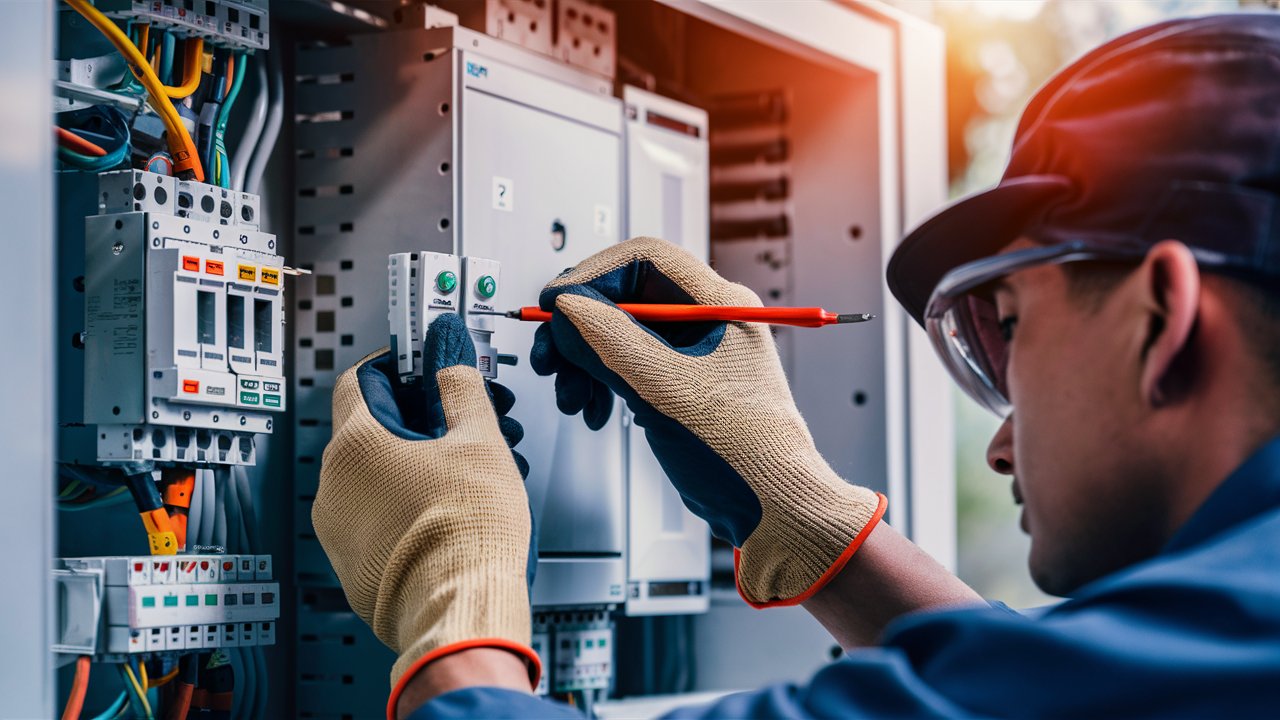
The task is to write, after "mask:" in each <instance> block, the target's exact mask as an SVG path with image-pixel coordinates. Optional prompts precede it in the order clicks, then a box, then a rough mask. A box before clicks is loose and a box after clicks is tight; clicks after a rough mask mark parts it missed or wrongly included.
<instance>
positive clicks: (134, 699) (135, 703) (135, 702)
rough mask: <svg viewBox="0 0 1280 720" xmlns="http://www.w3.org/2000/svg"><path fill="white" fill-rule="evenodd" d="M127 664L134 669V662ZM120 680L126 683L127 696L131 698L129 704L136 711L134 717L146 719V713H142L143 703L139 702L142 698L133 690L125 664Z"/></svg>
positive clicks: (121, 667) (121, 668)
mask: <svg viewBox="0 0 1280 720" xmlns="http://www.w3.org/2000/svg"><path fill="white" fill-rule="evenodd" d="M125 662H127V663H129V667H131V668H132V667H133V661H132V660H126V661H125ZM137 674H138V673H137V672H134V676H135V677H136V676H137ZM120 680H121V681H123V682H124V691H125V694H127V695H128V696H129V700H128V704H129V705H130V706H132V707H133V709H134V711H135V712H134V713H133V714H134V717H144V716H145V715H146V713H144V712H143V711H142V707H143V705H142V701H141V700H139V697H141V696H139V695H138V692H137V691H136V690H134V689H133V683H131V682H129V676H128V674H126V673H125V671H124V665H123V664H122V665H120Z"/></svg>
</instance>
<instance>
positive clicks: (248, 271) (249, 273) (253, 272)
mask: <svg viewBox="0 0 1280 720" xmlns="http://www.w3.org/2000/svg"><path fill="white" fill-rule="evenodd" d="M240 279H241V280H248V281H249V282H253V281H254V280H257V279H258V266H256V265H241V266H240Z"/></svg>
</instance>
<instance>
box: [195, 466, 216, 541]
mask: <svg viewBox="0 0 1280 720" xmlns="http://www.w3.org/2000/svg"><path fill="white" fill-rule="evenodd" d="M200 472H201V473H203V474H204V490H203V491H202V492H201V493H200V494H201V495H202V496H203V497H202V498H201V499H202V500H203V501H204V502H203V503H202V504H201V507H202V510H201V515H200V530H199V533H198V534H197V536H196V537H197V538H199V540H198V543H199V544H200V545H212V544H213V520H214V517H215V516H217V514H218V507H217V493H216V485H215V483H214V481H213V471H212V470H208V469H206V470H201V471H200Z"/></svg>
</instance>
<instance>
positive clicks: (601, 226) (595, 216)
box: [591, 205, 613, 237]
mask: <svg viewBox="0 0 1280 720" xmlns="http://www.w3.org/2000/svg"><path fill="white" fill-rule="evenodd" d="M591 225H592V227H593V228H594V229H595V233H596V235H599V236H600V237H613V208H611V207H609V206H608V205H597V206H596V207H595V210H594V211H593V212H592V213H591Z"/></svg>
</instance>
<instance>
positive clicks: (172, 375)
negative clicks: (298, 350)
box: [84, 171, 287, 465]
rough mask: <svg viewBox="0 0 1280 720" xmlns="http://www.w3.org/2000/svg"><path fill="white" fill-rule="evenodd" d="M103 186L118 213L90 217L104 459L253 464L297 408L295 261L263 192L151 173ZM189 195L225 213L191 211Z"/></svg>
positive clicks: (89, 298)
mask: <svg viewBox="0 0 1280 720" xmlns="http://www.w3.org/2000/svg"><path fill="white" fill-rule="evenodd" d="M166 180H167V181H168V182H166ZM189 185H194V186H198V187H195V188H192V187H185V188H184V186H189ZM99 188H100V193H99V197H100V198H101V202H100V204H99V208H100V210H102V211H104V212H107V213H109V214H102V215H98V216H93V217H89V218H86V219H85V276H84V292H85V333H84V352H85V355H84V357H85V404H84V422H85V423H87V424H93V425H97V426H98V436H97V445H98V451H97V452H98V460H100V461H102V462H137V461H161V462H196V463H217V464H240V465H249V464H253V462H254V460H255V457H254V443H253V435H254V434H255V433H268V432H271V429H272V416H273V414H275V413H280V412H283V411H284V410H285V408H286V406H287V391H286V386H287V384H286V382H285V378H284V372H283V345H284V327H283V324H284V266H283V258H281V257H280V256H279V255H278V254H276V252H275V248H276V240H275V237H274V236H273V235H270V234H268V233H264V232H262V231H261V230H259V229H258V225H257V207H258V205H257V198H256V197H253V196H248V199H246V197H245V195H246V194H244V193H229V192H227V191H225V190H223V189H222V188H213V187H212V186H208V185H203V184H201V183H190V184H187V183H182V182H177V183H175V182H174V181H173V180H172V178H164V176H158V175H155V174H154V173H144V172H139V171H124V172H118V173H105V174H103V175H102V176H101V177H100V183H99ZM175 192H176V195H177V197H176V198H174V197H173V196H174V194H175ZM184 192H186V193H188V194H190V195H192V196H193V197H199V198H202V199H210V201H211V202H210V203H209V204H211V205H213V209H214V211H215V212H214V215H213V216H211V217H210V218H209V219H208V220H200V219H197V218H196V216H194V215H192V216H188V217H182V216H181V206H182V202H181V200H180V198H181V197H182V195H183V193H184ZM124 198H132V200H125V199H124ZM130 203H132V204H130ZM139 205H140V206H142V208H145V209H143V210H141V211H137V210H138V208H137V206H139ZM221 206H225V207H226V208H228V209H227V211H226V212H223V211H222V209H220V208H221ZM245 208H252V210H251V212H250V213H249V215H251V216H252V220H251V221H245V220H243V218H244V213H243V212H242V211H243V210H244V209H245ZM113 210H128V211H127V212H111V211H113ZM175 213H176V214H175ZM224 219H225V220H228V222H230V223H233V224H226V225H224V224H222V220H224Z"/></svg>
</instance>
